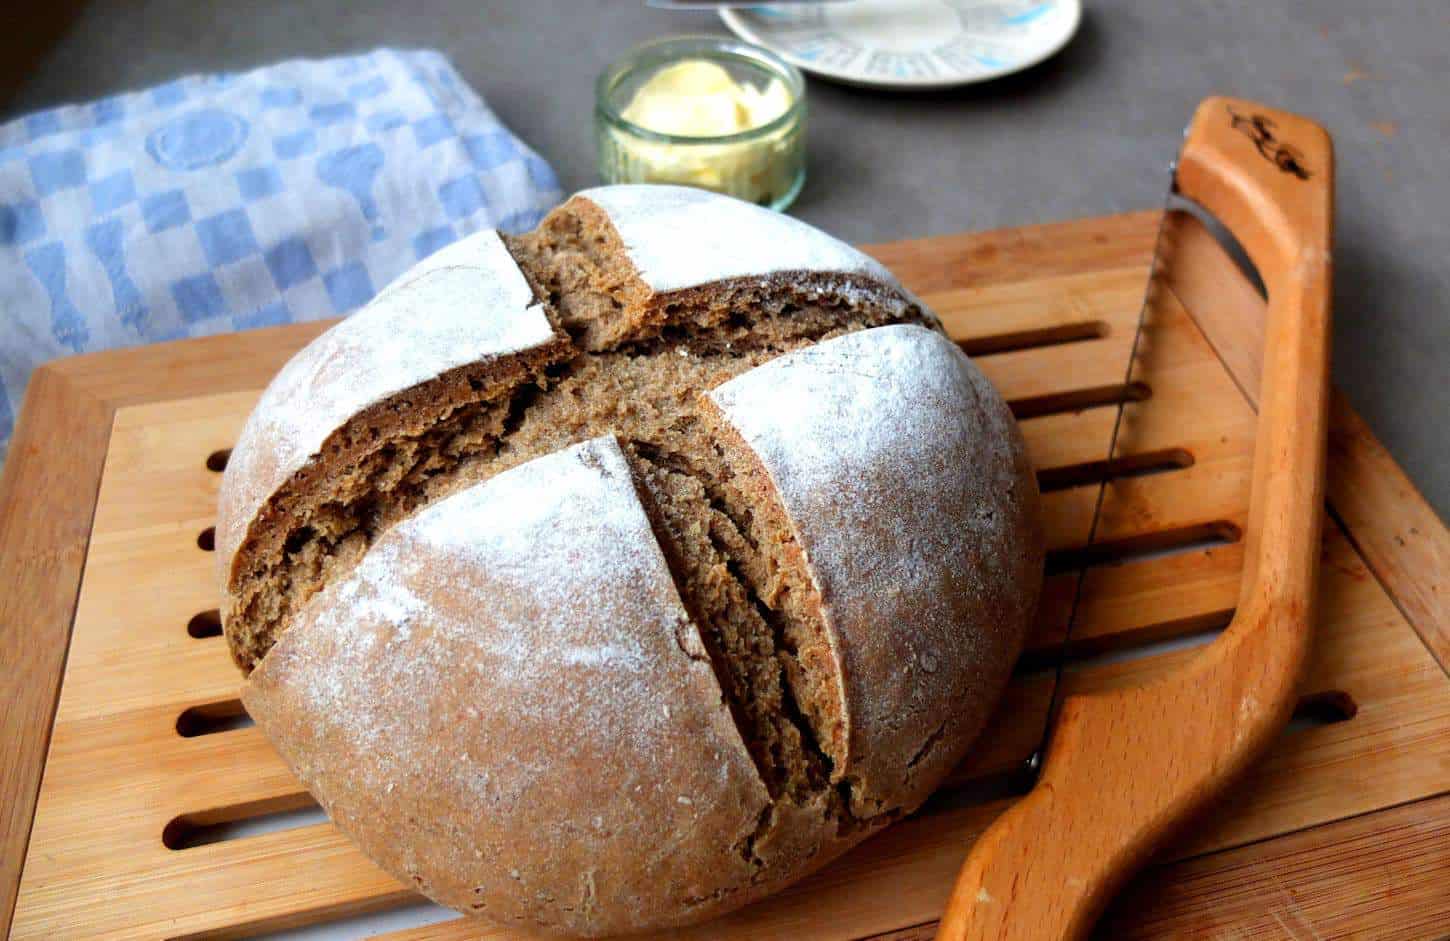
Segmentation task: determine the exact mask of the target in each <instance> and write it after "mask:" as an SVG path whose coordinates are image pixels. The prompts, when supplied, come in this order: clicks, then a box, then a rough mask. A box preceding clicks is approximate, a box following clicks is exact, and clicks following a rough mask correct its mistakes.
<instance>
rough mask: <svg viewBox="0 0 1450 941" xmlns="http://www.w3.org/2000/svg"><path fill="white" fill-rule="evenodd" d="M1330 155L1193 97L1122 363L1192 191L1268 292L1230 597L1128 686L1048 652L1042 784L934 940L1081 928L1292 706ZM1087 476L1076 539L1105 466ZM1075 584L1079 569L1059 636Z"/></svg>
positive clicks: (996, 831) (1312, 538) (956, 897)
mask: <svg viewBox="0 0 1450 941" xmlns="http://www.w3.org/2000/svg"><path fill="white" fill-rule="evenodd" d="M1333 159H1334V158H1333V148H1332V146H1331V143H1330V140H1329V136H1328V134H1327V133H1326V132H1325V131H1324V129H1323V128H1321V127H1320V126H1318V125H1317V124H1314V123H1313V122H1311V121H1309V120H1307V119H1305V118H1302V117H1299V116H1297V115H1293V114H1290V113H1288V112H1284V111H1279V110H1276V109H1273V108H1269V107H1266V106H1264V105H1261V104H1256V103H1254V102H1250V101H1243V100H1236V99H1229V98H1210V99H1208V100H1206V101H1204V102H1203V103H1202V104H1200V105H1199V107H1198V109H1197V111H1196V112H1195V114H1194V117H1193V120H1192V122H1191V123H1190V124H1189V126H1188V129H1187V131H1186V132H1185V134H1184V141H1183V146H1182V149H1181V150H1180V152H1179V156H1178V159H1177V161H1176V162H1175V164H1174V166H1173V168H1172V172H1171V174H1170V179H1171V182H1170V186H1169V196H1168V200H1167V203H1166V204H1165V209H1164V214H1163V220H1162V222H1161V223H1160V226H1159V231H1158V238H1157V244H1156V247H1155V250H1154V258H1153V263H1152V267H1151V268H1150V269H1149V280H1148V290H1147V291H1146V292H1145V297H1144V302H1143V305H1142V307H1141V308H1140V311H1139V317H1138V323H1137V327H1136V332H1135V335H1134V340H1133V343H1132V346H1131V348H1130V353H1129V357H1128V363H1127V364H1126V368H1125V379H1126V380H1131V379H1132V378H1133V376H1134V373H1135V370H1136V369H1137V368H1138V366H1139V365H1140V361H1139V355H1140V353H1141V351H1142V350H1141V346H1142V344H1141V341H1142V337H1143V331H1144V327H1145V325H1146V324H1147V321H1148V318H1149V312H1150V310H1151V309H1152V307H1153V297H1154V292H1155V291H1156V290H1158V288H1159V286H1160V285H1159V281H1160V279H1161V276H1162V274H1163V271H1164V265H1166V264H1168V263H1169V260H1168V259H1167V258H1166V257H1165V253H1164V249H1165V241H1166V240H1167V238H1166V237H1167V233H1168V231H1169V228H1170V226H1169V223H1168V219H1169V216H1170V213H1172V212H1174V211H1177V209H1178V208H1180V207H1183V206H1194V207H1196V208H1195V209H1194V214H1195V215H1199V214H1200V213H1202V214H1204V215H1205V216H1208V217H1211V218H1213V219H1216V220H1217V221H1218V223H1221V224H1222V229H1223V230H1226V231H1227V232H1230V233H1232V234H1233V235H1234V236H1235V237H1236V238H1237V240H1238V243H1239V244H1241V246H1242V252H1241V256H1246V257H1247V258H1248V259H1250V260H1251V261H1252V263H1253V265H1254V267H1255V268H1256V269H1257V272H1258V273H1259V275H1261V276H1262V280H1261V281H1260V282H1259V283H1260V284H1261V286H1263V287H1264V288H1265V289H1266V294H1267V302H1268V303H1267V308H1266V316H1265V324H1264V349H1263V351H1262V355H1263V359H1262V379H1261V381H1260V387H1259V396H1258V411H1259V419H1258V428H1257V435H1256V440H1255V448H1254V465H1253V475H1252V493H1251V498H1250V504H1249V510H1248V517H1247V521H1246V525H1245V532H1244V536H1245V548H1244V570H1243V574H1242V576H1241V583H1240V594H1239V600H1238V605H1237V608H1236V610H1235V613H1234V616H1233V619H1232V621H1231V623H1230V624H1229V626H1228V627H1227V628H1225V629H1224V631H1223V632H1222V633H1221V634H1220V635H1219V636H1218V637H1217V638H1216V639H1215V640H1214V641H1213V642H1212V643H1210V644H1207V645H1205V646H1203V647H1200V648H1199V649H1198V651H1197V653H1196V654H1195V655H1194V656H1193V657H1191V658H1190V659H1189V660H1188V661H1187V662H1186V663H1184V664H1182V665H1180V666H1178V667H1177V668H1175V669H1172V670H1170V671H1167V672H1165V673H1162V674H1159V675H1157V676H1155V677H1153V678H1151V679H1149V680H1147V681H1145V682H1143V683H1142V684H1140V685H1138V686H1133V687H1130V688H1115V689H1112V690H1108V691H1104V692H1096V693H1085V692H1074V691H1073V690H1072V689H1071V688H1070V683H1068V682H1066V676H1065V669H1064V666H1065V663H1064V661H1063V660H1062V659H1059V663H1058V667H1057V670H1056V682H1055V683H1054V689H1053V696H1052V705H1051V707H1050V708H1049V711H1048V720H1047V724H1046V728H1045V730H1044V732H1043V736H1042V743H1041V747H1040V748H1039V749H1038V752H1037V756H1038V757H1037V758H1036V759H1035V761H1034V763H1033V764H1034V769H1035V770H1037V780H1036V783H1035V784H1034V786H1033V787H1032V789H1031V790H1030V791H1029V792H1028V793H1027V794H1026V795H1025V796H1024V797H1022V798H1021V799H1020V800H1018V801H1017V802H1016V803H1015V804H1014V805H1013V806H1012V807H1010V808H1008V809H1007V810H1006V811H1005V812H1004V813H1003V814H1002V815H1001V816H999V817H998V818H997V819H996V821H994V822H993V824H992V825H991V826H990V827H988V829H987V830H986V831H985V832H984V833H983V834H982V835H981V836H980V837H979V838H978V839H977V840H976V842H975V843H974V844H973V845H972V847H971V850H970V853H969V855H968V856H967V860H966V862H965V864H964V865H963V867H962V870H961V872H960V873H959V875H958V877H957V882H956V885H955V887H954V889H953V891H952V894H951V897H950V900H949V902H948V905H947V910H946V912H945V913H944V915H943V917H942V920H941V923H940V926H939V928H938V933H937V939H938V941H987V939H992V941H1009V939H1010V941H1051V939H1079V938H1085V937H1086V936H1087V935H1088V933H1089V932H1090V931H1091V929H1092V927H1093V924H1094V923H1095V921H1096V920H1097V918H1098V916H1099V915H1100V914H1101V912H1102V911H1103V909H1104V908H1105V907H1106V905H1107V903H1108V902H1109V900H1110V899H1111V898H1112V896H1113V895H1114V894H1115V893H1116V891H1117V890H1118V889H1119V888H1120V887H1121V886H1122V885H1123V884H1124V882H1125V881H1126V880H1127V878H1128V877H1129V876H1130V875H1131V874H1132V873H1133V872H1135V871H1136V870H1137V869H1138V868H1139V867H1141V866H1142V865H1143V864H1144V863H1145V862H1146V861H1147V860H1148V859H1149V857H1150V856H1151V855H1152V853H1153V852H1154V850H1155V849H1156V848H1157V847H1158V846H1160V845H1161V844H1162V842H1163V840H1164V839H1165V838H1167V837H1168V836H1170V835H1171V834H1172V833H1173V832H1174V831H1176V830H1177V829H1178V828H1180V827H1181V826H1182V825H1183V824H1184V823H1185V822H1186V821H1188V820H1190V819H1191V818H1192V817H1193V815H1194V814H1196V813H1197V812H1199V811H1200V810H1202V808H1203V807H1204V806H1205V805H1206V804H1207V803H1209V802H1210V801H1211V800H1212V799H1213V798H1215V797H1216V796H1217V795H1219V794H1221V793H1222V792H1223V790H1224V789H1225V788H1226V787H1227V786H1228V785H1230V784H1231V783H1232V782H1233V781H1235V780H1237V779H1238V778H1239V777H1240V776H1241V775H1242V774H1243V772H1244V771H1245V769H1246V768H1247V767H1248V766H1249V765H1250V764H1251V763H1252V762H1253V761H1254V760H1256V759H1257V758H1258V756H1259V755H1261V754H1262V753H1263V752H1264V751H1265V750H1266V749H1267V748H1268V746H1269V745H1270V744H1271V743H1272V741H1273V739H1274V738H1275V736H1276V735H1277V734H1278V733H1279V731H1280V730H1281V729H1282V727H1283V726H1284V724H1285V723H1286V722H1287V721H1288V719H1289V717H1290V715H1291V713H1292V711H1293V708H1294V705H1295V702H1296V700H1297V695H1298V685H1299V681H1300V678H1301V675H1302V673H1303V669H1304V665H1305V663H1306V659H1307V652H1308V649H1309V644H1310V639H1311V635H1312V625H1313V623H1314V620H1315V618H1314V614H1315V603H1316V587H1317V571H1318V561H1319V550H1320V525H1321V522H1322V517H1323V488H1324V465H1325V442H1326V429H1327V403H1328V366H1329V306H1330V283H1331V260H1330V257H1331V256H1330V252H1331V246H1332V228H1333V207H1334V199H1333V177H1334V167H1333ZM1210 231H1214V227H1213V226H1210ZM1230 254H1231V255H1235V254H1237V253H1236V252H1235V251H1234V250H1233V249H1232V248H1231V249H1230ZM1189 315H1190V316H1192V311H1190V312H1189ZM1203 333H1204V335H1205V337H1211V336H1212V332H1211V331H1209V330H1204V331H1203ZM1125 387H1126V382H1125ZM1127 407H1128V404H1127V403H1126V402H1121V403H1119V404H1118V406H1117V409H1118V410H1117V415H1116V417H1115V421H1114V424H1113V431H1112V433H1111V435H1110V437H1109V443H1108V451H1107V457H1108V459H1109V460H1111V459H1113V458H1115V457H1118V456H1120V455H1119V449H1120V443H1121V442H1120V440H1119V434H1120V431H1121V428H1122V424H1123V416H1124V413H1125V410H1126V408H1127ZM1109 466H1111V465H1109ZM1098 486H1099V490H1098V493H1097V499H1096V502H1095V508H1094V512H1093V519H1092V523H1091V525H1090V529H1089V537H1088V543H1087V546H1088V547H1089V549H1091V547H1092V546H1093V545H1095V544H1096V540H1097V538H1098V529H1099V523H1100V517H1101V515H1102V510H1103V505H1104V497H1105V495H1106V494H1107V492H1108V488H1109V487H1110V486H1111V482H1108V481H1105V482H1103V483H1100V484H1099V485H1098ZM1090 557H1091V552H1088V553H1085V554H1084V555H1083V556H1082V558H1083V559H1084V560H1087V559H1089V558H1090ZM1084 571H1085V570H1084ZM1083 584H1084V578H1083V575H1082V574H1080V575H1079V577H1078V582H1077V590H1076V593H1075V594H1076V597H1075V598H1074V602H1073V606H1072V613H1071V615H1070V617H1069V623H1068V628H1067V632H1066V635H1065V637H1064V641H1063V650H1064V651H1066V649H1067V647H1068V644H1069V643H1070V641H1071V637H1072V630H1073V627H1074V625H1075V622H1076V620H1077V618H1078V613H1079V610H1080V607H1081V601H1082V592H1083Z"/></svg>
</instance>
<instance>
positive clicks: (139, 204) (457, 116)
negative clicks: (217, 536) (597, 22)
mask: <svg viewBox="0 0 1450 941" xmlns="http://www.w3.org/2000/svg"><path fill="white" fill-rule="evenodd" d="M561 195H562V194H561V193H560V190H559V184H558V180H557V178H556V177H555V176H554V172H553V170H552V169H551V168H550V167H549V165H548V164H547V163H545V162H544V161H543V160H542V159H541V158H540V157H539V156H538V155H537V154H535V153H534V152H533V151H532V150H530V149H529V148H528V147H527V146H526V145H524V144H523V143H522V142H521V141H520V140H519V139H518V138H517V137H515V136H514V135H513V134H512V133H511V132H510V131H509V130H508V129H507V128H505V127H504V126H503V125H502V124H500V123H499V121H498V119H497V118H496V117H495V116H494V114H493V113H492V112H491V111H490V110H489V109H488V106H487V105H486V104H485V103H484V102H483V100H482V99H481V98H479V96H478V95H477V94H475V93H474V92H473V90H472V89H471V88H469V87H468V86H467V85H466V84H465V83H464V82H463V80H462V79H461V78H460V77H459V76H458V73H457V72H456V71H455V70H454V69H453V66H452V65H451V64H450V63H449V61H448V60H447V59H446V58H444V57H443V56H442V55H441V54H439V53H437V52H431V51H402V50H392V49H379V50H375V51H373V52H369V53H366V54H363V55H355V56H347V57H343V58H334V59H326V60H320V61H303V60H298V61H291V62H283V63H280V64H277V65H271V66H267V67H265V68H260V69H257V70H255V71H252V72H247V73H245V74H235V75H200V76H192V77H188V78H182V79H178V80H176V81H172V82H168V83H166V84H164V85H159V86H157V87H155V88H151V89H148V90H145V91H139V92H133V93H129V94H123V95H117V96H115V97H113V98H106V99H104V100H101V101H96V102H93V103H91V104H84V105H71V106H66V107H62V108H56V109H54V110H50V111H42V112H39V113H37V114H32V115H29V116H27V117H23V118H19V119H17V120H14V121H11V122H10V123H7V124H4V125H0V319H3V324H4V326H3V330H0V464H3V461H4V457H5V450H6V448H7V447H8V445H9V441H10V435H11V432H12V430H13V428H14V423H15V418H16V415H17V413H18V412H19V410H20V402H21V397H22V395H23V394H24V390H25V384H26V381H27V380H28V378H29V375H30V372H31V370H32V369H34V368H35V366H37V365H39V364H40V363H43V362H45V361H46V360H48V359H51V358H53V357H57V356H66V355H69V354H72V353H84V352H91V351H94V350H105V349H112V348H115V347H122V346H132V345H136V344H141V343H154V342H157V341H161V340H173V339H178V338H181V337H192V336H201V335H204V334H212V333H223V332H227V331H231V330H245V329H248V328H251V327H261V326H271V325H275V324H284V323H291V322H293V321H301V320H316V319H319V318H326V317H335V316H338V315H340V314H346V313H348V312H349V311H351V310H354V309H355V308H357V307H358V306H360V305H362V304H364V303H366V302H367V301H368V299H369V298H371V297H372V296H373V294H374V293H375V292H376V291H377V290H378V289H379V288H381V287H382V286H383V285H385V284H387V283H388V281H390V280H392V279H393V278H394V277H396V276H397V275H399V274H401V273H402V272H403V271H405V270H407V269H408V268H409V267H411V266H412V265H413V264H414V263H415V262H417V261H418V260H419V259H420V258H423V257H424V256H426V255H428V254H430V253H432V252H433V251H435V250H437V249H438V248H441V247H442V246H444V245H447V244H448V243H449V242H452V241H454V240H455V239H458V238H461V237H462V236H464V235H467V234H468V233H470V232H474V231H476V230H478V229H484V228H499V229H503V230H505V231H510V232H517V231H522V230H525V229H528V228H531V227H533V226H534V224H535V223H537V222H538V220H539V218H540V217H541V216H542V215H543V214H544V213H545V212H546V211H547V210H548V209H549V208H551V207H552V206H553V205H554V204H555V203H557V202H558V201H559V199H560V198H561Z"/></svg>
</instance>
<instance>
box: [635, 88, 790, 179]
mask: <svg viewBox="0 0 1450 941" xmlns="http://www.w3.org/2000/svg"><path fill="white" fill-rule="evenodd" d="M793 104H794V102H793V99H792V97H791V91H790V89H789V88H788V87H787V86H786V84H785V82H783V81H781V80H780V79H778V78H772V79H771V80H770V81H769V82H768V83H766V84H765V85H764V87H757V86H755V85H752V84H750V83H749V82H737V81H735V79H733V78H732V77H731V76H730V73H729V72H727V71H726V70H725V69H724V68H722V67H721V66H720V65H718V64H716V63H714V62H710V61H708V60H705V59H686V60H684V61H681V62H677V63H675V64H673V65H669V66H666V67H665V68H662V69H660V70H659V71H658V72H656V73H654V74H653V75H651V76H650V77H649V79H648V80H646V81H645V83H644V84H643V85H641V86H640V87H639V89H638V90H636V91H635V93H634V96H633V97H632V98H631V99H630V102H629V105H628V106H627V107H626V108H625V109H624V110H623V111H622V112H621V116H622V117H623V118H624V119H625V120H626V121H628V122H629V123H630V124H633V125H635V126H637V127H642V128H644V129H646V130H649V131H653V132H655V133H657V134H667V135H669V136H670V137H672V138H674V140H673V141H660V140H653V139H649V138H644V137H641V136H637V135H634V134H631V133H629V132H627V131H626V130H624V129H623V128H619V127H616V128H614V129H612V131H611V137H612V138H613V141H614V144H613V148H612V156H611V157H610V159H611V160H612V161H613V162H614V164H615V168H616V170H617V173H616V178H618V179H623V180H629V181H632V182H642V183H677V184H683V185H686V186H700V187H704V188H705V189H710V190H714V191H715V192H718V193H727V194H729V195H731V196H736V197H739V198H741V199H745V200H749V201H750V202H756V203H761V204H764V205H770V204H771V203H772V202H774V201H775V200H776V199H778V198H780V197H781V195H782V194H784V193H788V192H789V191H790V189H791V187H792V185H793V184H796V185H798V182H797V181H798V180H799V177H800V173H801V168H802V157H801V153H802V151H801V145H800V138H801V131H800V122H799V121H790V122H786V123H785V124H784V125H782V126H781V127H778V128H774V129H772V130H771V131H769V132H767V133H764V134H761V135H756V136H751V137H745V138H743V139H740V140H717V139H712V138H729V137H730V136H731V135H735V134H744V133H745V132H748V131H752V130H755V129H757V128H761V127H764V126H765V125H768V124H770V123H772V122H774V121H775V120H776V119H778V118H780V117H781V116H782V115H784V114H786V113H788V112H789V111H790V110H791V106H792V105H793ZM692 138H696V139H698V142H697V141H696V140H692Z"/></svg>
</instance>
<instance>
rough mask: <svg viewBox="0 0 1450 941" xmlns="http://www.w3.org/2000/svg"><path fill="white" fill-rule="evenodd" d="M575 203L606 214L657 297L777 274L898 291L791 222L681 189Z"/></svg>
mask: <svg viewBox="0 0 1450 941" xmlns="http://www.w3.org/2000/svg"><path fill="white" fill-rule="evenodd" d="M578 196H579V197H582V198H584V199H587V200H588V201H590V202H592V203H594V204H595V205H596V206H598V207H599V208H600V209H603V210H604V212H605V213H606V214H607V215H608V216H609V220H610V222H612V223H613V224H614V228H615V231H616V232H618V233H619V237H620V240H621V241H622V242H623V243H624V247H625V251H626V252H627V253H628V255H629V258H630V261H632V262H633V263H634V266H635V268H636V269H637V270H638V272H639V276H640V278H641V279H643V280H644V282H645V284H647V285H648V286H649V287H650V289H651V290H653V291H655V292H657V293H664V292H667V291H677V290H683V289H686V288H694V287H699V286H701V285H706V284H710V283H712V282H717V281H729V280H732V279H736V278H758V277H763V276H766V275H770V274H773V273H777V272H787V271H809V272H814V273H820V274H826V273H832V272H834V273H839V274H848V275H859V276H861V277H863V278H868V279H870V280H873V281H879V282H884V283H885V284H886V285H891V286H894V287H897V288H899V287H900V285H899V284H898V283H897V280H896V278H895V277H894V276H892V274H891V272H889V271H887V270H886V269H885V268H884V267H882V266H881V264H880V263H878V262H877V261H875V260H874V259H872V258H871V257H869V256H867V255H864V254H862V253H861V252H859V251H857V250H856V249H854V248H852V247H851V246H849V245H847V244H846V243H845V242H842V241H839V240H837V239H834V238H832V237H831V236H829V235H826V234H825V233H824V232H822V231H820V230H819V229H816V228H813V227H812V226H809V225H807V224H806V223H804V222H801V221H799V220H797V219H792V218H791V217H790V216H787V215H783V214H781V213H778V212H773V211H771V210H769V209H765V208H763V207H761V206H756V205H752V204H751V203H747V202H743V201H741V200H738V199H725V198H722V197H720V196H717V195H715V194H713V193H708V192H705V191H703V190H699V189H695V188H692V187H687V186H658V185H621V186H601V187H597V188H595V189H587V190H582V191H581V192H580V193H579V194H578Z"/></svg>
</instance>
